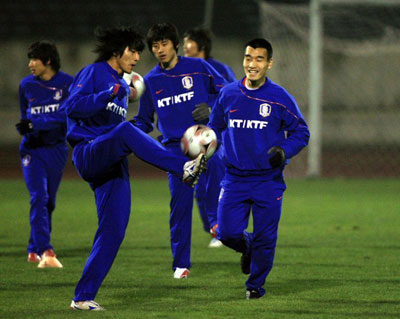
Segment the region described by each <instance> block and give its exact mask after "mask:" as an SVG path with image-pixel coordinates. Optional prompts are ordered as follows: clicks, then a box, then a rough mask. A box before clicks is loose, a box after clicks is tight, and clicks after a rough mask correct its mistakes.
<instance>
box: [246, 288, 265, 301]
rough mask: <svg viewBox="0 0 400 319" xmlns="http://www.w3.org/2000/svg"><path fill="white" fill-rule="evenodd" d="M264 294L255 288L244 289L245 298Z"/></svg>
mask: <svg viewBox="0 0 400 319" xmlns="http://www.w3.org/2000/svg"><path fill="white" fill-rule="evenodd" d="M263 295H264V294H261V293H260V291H259V290H257V289H251V290H246V299H258V298H261V297H262V296H263Z"/></svg>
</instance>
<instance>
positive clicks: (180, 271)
mask: <svg viewBox="0 0 400 319" xmlns="http://www.w3.org/2000/svg"><path fill="white" fill-rule="evenodd" d="M189 273H190V270H189V269H187V268H176V269H175V272H174V279H186V278H188V277H189Z"/></svg>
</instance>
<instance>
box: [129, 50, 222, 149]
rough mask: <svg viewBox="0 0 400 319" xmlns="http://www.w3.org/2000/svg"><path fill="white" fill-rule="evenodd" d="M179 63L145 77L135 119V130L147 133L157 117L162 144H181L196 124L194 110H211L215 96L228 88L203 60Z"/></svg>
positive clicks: (158, 68) (156, 70)
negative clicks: (201, 106) (202, 107)
mask: <svg viewBox="0 0 400 319" xmlns="http://www.w3.org/2000/svg"><path fill="white" fill-rule="evenodd" d="M178 59H179V61H178V63H177V64H176V66H175V67H174V68H172V69H171V70H164V69H163V68H161V67H160V65H157V66H155V67H154V68H153V69H152V70H151V71H150V72H149V73H148V74H147V75H146V76H145V77H144V82H145V85H146V91H145V93H144V94H143V96H142V97H141V99H140V105H139V112H138V114H137V115H136V116H135V117H134V119H135V120H136V126H137V127H139V128H140V129H141V130H143V131H144V132H146V133H149V132H151V131H152V130H153V128H154V127H153V122H154V113H157V115H158V129H159V130H160V132H161V133H162V135H163V140H162V143H169V142H178V141H180V139H181V137H182V135H183V133H184V132H185V130H186V129H187V128H188V127H190V126H192V125H194V124H196V122H195V121H194V120H193V117H192V111H193V110H194V109H195V106H196V105H198V104H200V103H203V102H204V103H208V104H209V105H210V106H213V104H214V102H215V99H216V97H217V94H218V92H219V91H220V89H221V88H222V87H223V86H224V85H226V84H227V83H226V81H225V79H224V78H223V77H222V76H221V75H220V74H219V73H218V72H217V71H216V70H215V69H214V68H213V67H212V66H211V65H210V64H208V63H207V62H206V61H204V60H203V59H198V58H188V57H182V56H179V57H178ZM204 124H206V123H204Z"/></svg>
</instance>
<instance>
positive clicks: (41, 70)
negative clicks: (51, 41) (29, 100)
mask: <svg viewBox="0 0 400 319" xmlns="http://www.w3.org/2000/svg"><path fill="white" fill-rule="evenodd" d="M28 67H29V69H30V70H31V73H32V74H33V76H38V77H42V76H43V75H44V74H45V73H47V71H48V68H49V67H48V66H46V65H44V64H43V62H42V60H40V59H36V58H32V59H29V64H28Z"/></svg>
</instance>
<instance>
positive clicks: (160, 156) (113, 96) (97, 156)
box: [66, 27, 206, 311]
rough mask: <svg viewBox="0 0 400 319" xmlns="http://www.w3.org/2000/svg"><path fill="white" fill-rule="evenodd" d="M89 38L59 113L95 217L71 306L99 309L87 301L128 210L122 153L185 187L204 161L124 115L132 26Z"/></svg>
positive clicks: (134, 48) (138, 43)
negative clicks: (90, 57) (89, 55)
mask: <svg viewBox="0 0 400 319" xmlns="http://www.w3.org/2000/svg"><path fill="white" fill-rule="evenodd" d="M96 38H97V48H96V50H95V52H96V53H97V54H98V56H97V59H96V61H95V63H93V64H90V65H88V66H87V67H85V68H83V69H82V70H81V71H80V72H78V74H77V75H76V77H75V80H74V82H73V83H72V85H71V87H70V96H69V98H68V100H67V101H66V113H67V116H68V121H67V124H68V132H67V140H68V142H69V143H70V144H71V146H72V147H73V153H72V159H73V162H74V165H75V167H76V169H77V171H78V173H79V175H80V176H81V177H82V178H83V179H84V180H85V181H87V182H88V183H89V185H90V187H91V188H92V190H93V192H94V195H95V200H96V207H97V216H98V220H99V222H98V229H97V232H96V235H95V238H94V242H93V247H92V251H91V252H90V255H89V258H88V260H87V262H86V265H85V267H84V269H83V274H82V277H81V279H80V280H79V282H78V284H77V286H76V289H75V296H74V299H73V300H72V303H71V309H74V310H94V311H99V310H104V308H103V307H102V306H100V305H99V304H98V303H96V302H95V301H94V299H95V297H96V295H97V292H98V290H99V288H100V286H101V284H102V282H103V280H104V278H105V277H106V275H107V273H108V272H109V270H110V268H111V266H112V264H113V262H114V259H115V257H116V255H117V253H118V250H119V247H120V245H121V243H122V241H123V239H124V236H125V231H126V227H127V225H128V221H129V216H130V211H131V189H130V182H129V171H128V159H127V156H128V155H130V154H132V153H134V154H135V155H136V156H137V157H139V158H140V159H142V160H144V161H146V162H148V163H150V164H152V165H154V166H157V167H159V168H161V169H163V170H165V171H168V172H170V173H172V174H174V175H175V176H176V177H177V178H179V179H181V180H182V181H183V182H184V183H186V184H188V185H194V184H196V182H197V180H198V178H199V176H200V173H201V172H202V170H203V169H204V167H205V163H206V160H205V157H204V155H203V154H200V155H199V156H198V157H197V158H196V159H195V160H192V161H187V159H185V158H182V157H181V156H177V155H175V154H173V153H172V152H169V151H168V150H166V149H165V148H164V147H163V146H162V145H161V144H159V143H158V142H156V141H155V140H154V139H153V138H151V137H150V136H148V135H147V134H145V133H144V132H142V131H141V130H140V129H138V128H136V127H135V126H134V125H133V124H132V123H130V122H127V121H126V120H125V118H126V114H127V110H128V98H129V96H130V95H131V92H132V91H131V88H130V87H129V86H128V84H127V82H126V81H125V80H124V78H123V75H124V73H127V74H131V73H132V71H133V68H134V67H135V66H136V64H137V63H138V61H139V59H140V53H141V52H142V50H143V48H144V43H143V40H142V36H141V35H140V34H138V33H137V32H136V31H135V30H133V29H132V28H125V27H114V28H111V29H98V30H97V33H96ZM136 93H137V92H136Z"/></svg>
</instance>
